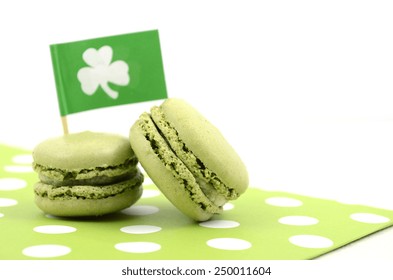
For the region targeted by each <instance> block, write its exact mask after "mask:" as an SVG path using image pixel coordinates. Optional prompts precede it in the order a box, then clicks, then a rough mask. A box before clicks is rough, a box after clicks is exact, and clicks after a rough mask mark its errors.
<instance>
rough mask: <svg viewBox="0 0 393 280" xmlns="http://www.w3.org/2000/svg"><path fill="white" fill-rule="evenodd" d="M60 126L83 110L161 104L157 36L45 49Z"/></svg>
mask: <svg viewBox="0 0 393 280" xmlns="http://www.w3.org/2000/svg"><path fill="white" fill-rule="evenodd" d="M50 52H51V57H52V64H53V72H54V76H55V82H56V91H57V97H58V98H57V99H58V103H59V109H60V115H61V122H62V126H63V131H64V134H68V133H69V131H68V124H67V117H66V116H67V115H69V114H73V113H78V112H83V111H87V110H92V109H97V108H102V107H109V106H117V105H123V104H129V103H137V102H142V101H150V100H156V99H164V98H167V92H166V85H165V77H164V67H163V63H162V56H161V48H160V41H159V36H158V31H157V30H152V31H144V32H138V33H130V34H123V35H116V36H109V37H102V38H95V39H89V40H83V41H77V42H71V43H63V44H55V45H51V46H50Z"/></svg>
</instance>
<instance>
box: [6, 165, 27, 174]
mask: <svg viewBox="0 0 393 280" xmlns="http://www.w3.org/2000/svg"><path fill="white" fill-rule="evenodd" d="M4 170H5V171H7V172H15V173H28V172H33V167H31V166H27V165H6V166H4Z"/></svg>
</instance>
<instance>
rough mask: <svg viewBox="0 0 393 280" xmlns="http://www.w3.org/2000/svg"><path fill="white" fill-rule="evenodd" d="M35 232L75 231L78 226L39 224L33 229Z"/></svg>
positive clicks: (56, 232)
mask: <svg viewBox="0 0 393 280" xmlns="http://www.w3.org/2000/svg"><path fill="white" fill-rule="evenodd" d="M33 230H34V231H35V232H39V233H46V234H63V233H71V232H75V231H76V228H74V227H70V226H60V225H47V226H38V227H35V228H34V229H33Z"/></svg>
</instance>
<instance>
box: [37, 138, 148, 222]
mask: <svg viewBox="0 0 393 280" xmlns="http://www.w3.org/2000/svg"><path fill="white" fill-rule="evenodd" d="M33 159H34V163H33V168H34V170H35V171H36V172H38V174H39V179H40V181H39V182H38V183H36V185H35V186H34V192H35V202H36V204H37V206H38V207H39V208H40V209H42V210H43V211H44V212H46V213H48V214H52V215H55V216H100V215H104V214H108V213H112V212H116V211H119V210H121V209H124V208H126V207H129V206H130V205H132V204H133V203H135V202H136V201H137V200H138V199H139V198H140V197H141V194H142V186H141V185H142V182H143V175H142V174H141V172H140V171H139V169H138V168H137V163H138V161H137V158H136V156H135V154H134V152H133V151H132V149H131V147H130V144H129V140H128V139H127V138H125V137H123V136H120V135H115V134H109V133H95V132H89V131H86V132H82V133H76V134H69V135H65V136H61V137H57V138H52V139H48V140H46V141H44V142H42V143H40V144H39V145H37V146H36V147H35V149H34V151H33Z"/></svg>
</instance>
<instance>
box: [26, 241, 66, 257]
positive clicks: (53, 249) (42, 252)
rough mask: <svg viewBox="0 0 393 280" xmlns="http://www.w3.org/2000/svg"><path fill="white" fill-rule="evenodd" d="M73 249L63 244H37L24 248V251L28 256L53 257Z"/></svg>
mask: <svg viewBox="0 0 393 280" xmlns="http://www.w3.org/2000/svg"><path fill="white" fill-rule="evenodd" d="M70 252H71V249H70V248H69V247H67V246H63V245H53V244H48V245H37V246H31V247H27V248H25V249H23V251H22V253H23V254H24V255H25V256H28V257H35V258H53V257H60V256H64V255H67V254H69V253H70Z"/></svg>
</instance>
